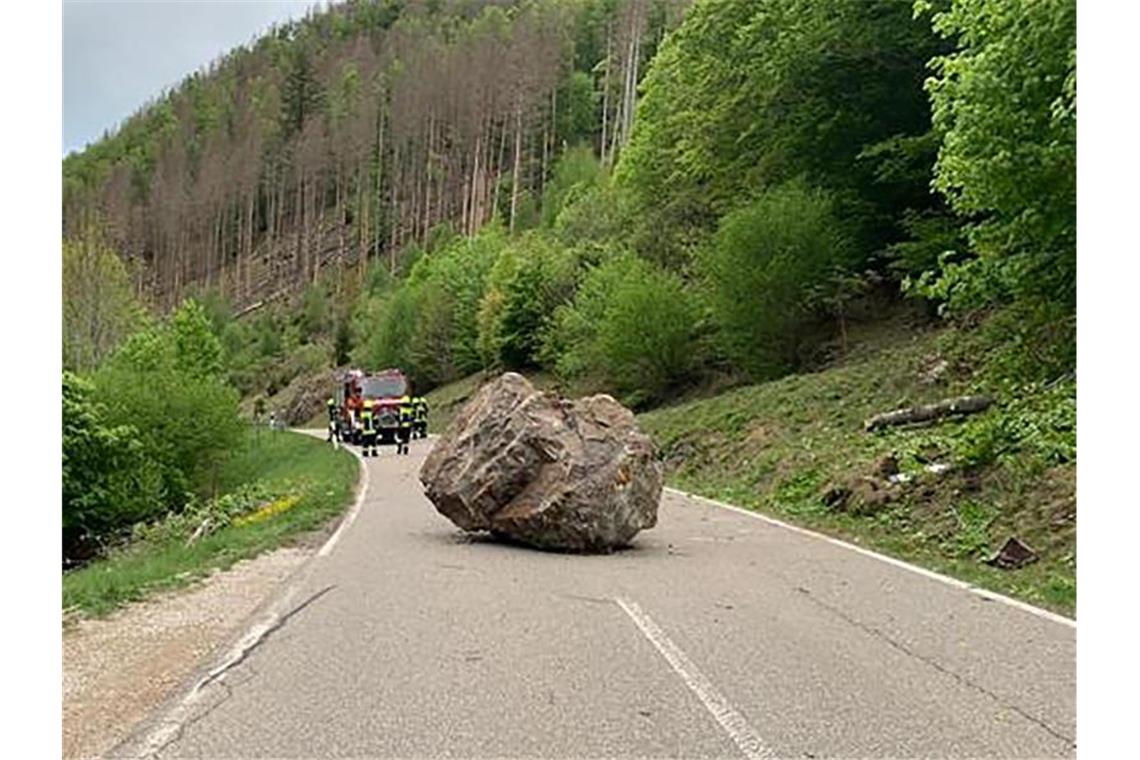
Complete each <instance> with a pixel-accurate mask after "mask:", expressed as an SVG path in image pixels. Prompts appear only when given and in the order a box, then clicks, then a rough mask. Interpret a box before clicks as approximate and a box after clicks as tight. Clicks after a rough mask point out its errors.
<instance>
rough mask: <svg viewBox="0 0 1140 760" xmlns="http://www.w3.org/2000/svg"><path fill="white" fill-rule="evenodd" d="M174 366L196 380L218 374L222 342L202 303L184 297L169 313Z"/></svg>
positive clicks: (219, 373)
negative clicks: (172, 311)
mask: <svg viewBox="0 0 1140 760" xmlns="http://www.w3.org/2000/svg"><path fill="white" fill-rule="evenodd" d="M170 334H171V336H172V337H173V339H174V361H175V368H176V369H177V370H178V371H180V372H183V373H186V374H187V375H189V376H191V377H194V378H196V379H212V378H217V377H220V376H221V374H222V344H221V341H220V340H218V336H217V335H216V334H215V333H214V325H213V323H212V322H211V321H210V318H209V316H208V315H207V314H206V311H205V309H203V308H202V305H201V304H200V303H198V302H197V301H195V300H192V299H190V300H186V301H183V302H182V305H181V306H179V307H178V309H176V310H175V311H174V313H173V314H171V315H170Z"/></svg>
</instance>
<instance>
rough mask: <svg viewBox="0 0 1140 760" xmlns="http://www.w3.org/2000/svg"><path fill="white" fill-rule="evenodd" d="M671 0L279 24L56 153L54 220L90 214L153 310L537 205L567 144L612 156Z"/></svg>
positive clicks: (410, 7)
mask: <svg viewBox="0 0 1140 760" xmlns="http://www.w3.org/2000/svg"><path fill="white" fill-rule="evenodd" d="M684 5H685V2H684V1H683V0H623V1H621V2H618V1H617V0H558V1H557V2H534V1H533V0H531V1H530V2H513V3H512V2H506V3H505V2H488V1H486V0H451V1H450V2H444V1H442V0H435V1H416V0H375V1H368V2H365V1H354V2H347V3H342V4H339V5H335V6H333V7H332V8H331V9H330V10H329V11H328V12H322V13H310V15H309V16H307V17H306V18H305V19H304V20H301V21H297V22H293V23H288V24H283V25H280V26H277V27H275V28H274V29H272V31H270V33H268V34H266V35H265V36H263V37H262V38H261V39H259V40H258V41H257V42H256V43H255V44H253V45H251V46H249V47H243V48H239V49H237V50H234V51H232V52H231V53H229V54H227V55H226V56H225V57H223V58H222V59H220V60H218V61H214V62H212V63H211V64H210V65H209V66H208V67H206V68H204V69H203V70H201V71H199V72H197V73H195V74H193V75H191V76H189V77H188V78H187V79H186V80H185V81H183V82H182V83H181V84H180V85H179V86H177V87H176V88H174V89H172V90H171V91H169V92H166V93H164V94H162V95H161V96H159V97H158V98H156V99H155V100H154V101H153V102H152V103H150V104H149V105H147V106H146V107H145V108H143V109H142V110H140V111H139V112H138V113H136V114H134V115H132V116H130V117H129V118H127V119H126V121H124V122H123V124H122V125H121V126H120V128H119V129H118V130H116V131H115V132H114V133H113V134H110V135H108V136H106V137H104V138H103V139H102V140H100V141H98V142H97V143H96V144H94V145H91V146H89V147H88V148H87V149H86V150H84V151H82V152H80V153H76V154H73V155H71V156H69V157H67V158H66V159H65V161H64V166H63V173H64V228H65V231H66V232H67V234H72V235H74V234H79V233H81V232H82V230H84V229H85V227H87V226H88V225H90V224H93V223H97V224H99V226H100V227H101V228H102V229H103V230H104V232H105V234H106V235H107V236H108V238H109V240H110V242H111V244H112V245H113V246H114V247H115V249H116V250H117V251H118V253H119V254H120V255H121V256H123V257H125V258H126V259H128V260H130V261H131V262H133V263H134V264H135V267H134V275H135V277H136V278H137V280H136V283H135V286H136V289H137V290H138V291H139V292H140V293H143V294H145V295H146V297H147V298H149V299H151V300H153V301H154V302H155V303H156V304H158V305H159V306H160V307H161V308H163V309H167V308H170V307H171V306H172V305H173V304H176V303H177V302H178V300H179V299H180V297H181V296H183V295H185V294H186V293H188V292H191V291H192V290H202V289H216V290H218V291H219V292H221V293H223V294H225V295H226V296H227V297H229V298H232V299H233V300H234V301H235V302H238V303H242V304H248V303H251V302H253V301H254V300H256V299H260V298H265V297H267V296H272V295H275V294H277V293H278V292H279V291H281V290H283V289H288V288H296V287H297V286H298V285H299V284H302V283H304V282H310V281H312V280H313V279H315V278H316V277H317V275H318V273H319V272H320V271H321V269H322V268H324V267H327V266H330V265H334V264H336V265H340V264H344V263H346V262H357V263H359V265H360V266H361V267H362V268H363V267H366V266H367V265H368V263H369V262H370V261H374V260H378V259H385V260H386V261H387V263H388V267H389V269H390V270H392V271H394V270H395V269H396V267H397V266H398V264H399V254H400V251H401V250H402V249H404V248H405V247H406V246H408V245H409V244H411V243H414V242H420V243H423V242H424V241H425V240H426V239H427V237H428V235H429V232H430V230H431V229H432V228H433V227H435V226H436V225H438V224H440V223H448V224H450V225H451V226H452V227H453V228H455V229H457V230H461V231H464V232H467V233H473V232H475V231H476V230H477V229H479V227H481V226H482V225H483V224H484V223H486V222H487V221H488V220H490V219H491V218H492V217H500V218H502V219H503V220H504V222H505V224H506V225H507V226H508V228H510V229H514V228H515V227H516V226H518V225H519V222H520V219H521V218H522V217H526V216H527V215H533V214H534V207H535V201H536V198H537V197H538V196H539V195H540V194H541V193H542V190H543V187H544V185H545V181H546V178H547V176H548V175H549V172H550V170H551V167H552V165H553V162H554V160H555V158H556V156H557V155H558V154H559V153H561V150H562V148H563V146H565V145H568V144H569V145H573V144H576V143H578V142H579V141H586V142H589V143H592V144H593V145H594V146H595V147H596V149H597V151H598V152H599V153H600V155H601V156H602V157H603V161H608V160H609V157H612V156H613V155H614V154H615V153H616V151H617V150H618V149H619V147H620V146H621V145H622V144H624V142H625V141H626V140H627V139H628V137H629V134H630V131H631V127H632V124H633V104H634V90H635V87H636V84H637V82H638V79H639V71H640V70H641V67H642V66H643V65H644V63H645V62H646V61H647V60H648V59H649V58H650V57H651V56H652V54H653V51H654V49H655V47H656V45H657V43H658V42H659V41H660V40H661V38H662V36H663V35H664V33H665V32H666V31H667V30H668V29H669V28H671V27H672V26H673V25H675V24H676V23H677V21H678V20H679V17H680V12H681V10H682V7H683V6H684Z"/></svg>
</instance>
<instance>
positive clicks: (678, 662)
mask: <svg viewBox="0 0 1140 760" xmlns="http://www.w3.org/2000/svg"><path fill="white" fill-rule="evenodd" d="M614 601H616V602H617V603H618V606H620V607H621V608H622V609H623V610H625V614H627V615H629V617H630V619H631V620H633V622H634V624H635V625H636V626H637V627H638V629H640V630H641V632H642V634H644V635H645V638H647V639H649V643H651V644H652V645H653V646H654V647H656V649H657V651H658V652H660V653H661V656H662V657H664V658H665V661H666V662H668V663H669V665H670V667H672V668H673V670H674V671H675V672H676V673H677V675H678V676H680V678H681V680H682V681H683V682H684V683H685V685H686V686H688V687H689V690H690V691H692V692H693V693H694V694H696V695H697V698H698V699H700V700H701V703H702V704H704V706H705V708H707V709H708V711H709V712H710V713H712V716H713V717H714V718H715V719H716V722H717V723H719V724H720V727H721V728H722V729H724V732H725V733H726V734H728V736H729V738H730V739H732V741H733V742H735V743H736V746H737V748H738V749H739V750H740V752H741V754H742V755H744V756H745V757H746V758H748V760H761V758H774V757H775V755H774V754H773V753H772V751H771V750H770V749H769V748H768V747H767V746H766V745H765V744H764V741H763V740H762V739H761V738H760V736H759V734H757V733H756V731H755V730H754V729H753V728H752V726H750V725H749V724H748V721H747V720H746V719H745V717H744V716H743V715H741V714H740V713H739V712H738V711H737V710H736V709H735V708H734V707H733V706H732V705H731V704H730V703H729V701H728V700H727V699H726V698H725V697H724V695H723V694H721V693H720V691H719V690H718V689H717V688H716V687H715V686H714V685H713V683H712V681H710V680H709V679H708V678H707V677H706V676H705V674H704V673H702V672H701V671H700V669H699V668H698V667H697V666H696V665H694V664H693V661H692V660H690V659H689V657H688V655H686V654H685V653H684V651H682V650H681V648H680V647H679V646H677V645H676V644H674V643H673V640H672V639H670V638H669V637H668V635H666V633H665V632H664V631H662V630H661V627H660V626H658V625H657V623H656V622H654V620H653V618H651V617H649V615H648V614H646V613H645V611H644V610H642V609H641V607H640V606H638V604H637V603H636V602H632V601H629V600H628V599H622V598H620V597H619V598H617V599H615V600H614Z"/></svg>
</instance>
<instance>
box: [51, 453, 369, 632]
mask: <svg viewBox="0 0 1140 760" xmlns="http://www.w3.org/2000/svg"><path fill="white" fill-rule="evenodd" d="M357 474H358V466H357V463H356V460H355V459H354V458H353V457H352V456H351V455H350V454H349V453H348V452H347V451H345V450H344V449H341V450H333V449H331V448H330V447H328V446H327V445H325V444H324V443H323V442H322V441H320V440H316V439H313V438H310V437H309V436H306V435H298V434H295V433H288V432H278V433H268V432H267V431H256V430H247V431H246V432H245V435H244V436H243V438H242V440H241V442H240V443H239V445H237V446H235V448H234V450H233V454H232V456H230V457H229V458H227V460H226V461H225V463H224V464H223V465H222V467H221V469H220V471H219V473H218V488H219V493H220V494H221V495H219V496H218V497H217V498H216V499H211V500H209V501H199V500H196V501H194V502H193V503H192V504H190V505H189V507H188V509H187V510H186V511H185V512H183V513H182V514H177V515H171V516H169V517H167V518H166V519H165V520H159V521H153V522H150V523H148V524H147V525H144V526H140V527H139V528H138V529H137V531H134V535H135V538H136V540H134V541H132V542H131V543H130V544H128V545H126V546H124V547H121V548H118V549H115V550H112V551H109V552H107V554H106V555H105V556H103V557H101V558H99V559H97V560H95V561H93V562H91V563H89V564H88V565H86V566H84V567H81V568H79V569H77V570H74V571H71V572H68V573H65V574H64V576H63V605H64V607H65V608H70V607H78V608H79V609H80V610H82V611H83V612H84V613H87V614H92V615H102V614H105V613H107V612H110V611H111V610H113V609H115V608H116V607H118V606H120V605H122V604H124V603H126V602H129V601H134V600H138V599H144V598H146V597H147V596H148V595H149V594H151V593H153V592H155V591H159V590H165V589H171V588H177V587H179V586H184V585H186V584H187V583H190V582H191V581H193V580H194V579H197V578H201V577H205V576H207V575H209V574H210V573H211V572H212V571H213V570H215V569H218V568H222V569H224V568H226V567H229V566H230V565H232V564H233V563H234V562H237V561H239V560H241V559H244V558H247V557H252V556H255V555H257V554H259V553H260V552H263V551H266V550H268V549H273V548H276V547H278V546H280V545H281V544H282V543H284V542H286V541H287V540H288V539H290V538H292V537H294V536H297V535H298V534H301V533H304V532H306V531H311V530H314V529H317V528H320V527H321V526H322V525H325V524H327V522H328V521H329V520H330V519H331V518H333V517H335V516H337V515H338V514H340V513H341V512H342V511H343V510H344V508H345V507H346V506H347V505H348V504H349V503H350V502H351V495H352V488H353V484H354V483H355V482H356V479H357ZM278 494H293V495H298V496H300V501H299V502H298V503H297V504H296V505H295V506H294V507H293V508H291V509H289V510H288V511H286V512H282V513H281V514H278V515H276V516H274V517H273V518H272V519H268V520H263V521H259V522H254V523H249V524H244V525H233V524H227V525H226V526H225V527H216V528H214V529H211V526H210V524H207V525H206V527H205V529H204V530H203V531H202V533H201V534H200V535H199V537H198V538H197V539H196V540H193V541H191V540H190V537H191V536H193V535H194V533H195V532H196V531H197V529H198V528H199V527H201V526H202V523H203V521H204V520H205V519H206V518H210V519H211V520H212V521H213V520H221V521H224V522H227V523H229V522H230V521H231V520H232V518H233V517H234V516H236V515H237V514H240V513H242V512H245V511H248V510H249V509H252V508H254V507H256V506H257V504H258V503H259V502H260V501H262V500H263V499H265V498H268V497H269V496H272V495H278ZM199 518H201V519H199Z"/></svg>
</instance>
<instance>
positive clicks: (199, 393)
mask: <svg viewBox="0 0 1140 760" xmlns="http://www.w3.org/2000/svg"><path fill="white" fill-rule="evenodd" d="M220 355H221V344H220V342H219V341H218V338H217V336H215V335H214V334H213V332H212V331H211V330H210V323H209V320H208V318H207V317H206V315H205V312H204V311H203V310H202V309H201V307H200V306H198V305H197V303H196V302H194V301H188V302H186V303H185V304H183V306H182V307H180V308H179V309H178V310H177V311H176V312H175V313H174V315H172V317H171V320H170V324H169V326H155V327H151V328H149V329H148V330H145V331H143V332H140V333H136V334H135V335H132V336H131V337H130V338H129V339H128V340H127V341H126V342H124V344H123V345H122V347H121V348H120V349H119V350H118V351H117V352H116V353H115V354H114V355H113V356H112V357H111V358H110V359H109V361H108V362H107V363H105V364H104V365H103V366H101V367H100V368H99V369H98V370H97V371H96V372H95V373H94V374H93V376H92V379H93V382H94V386H95V387H94V391H93V398H94V399H95V401H97V402H99V403H100V404H101V405H102V407H103V408H104V409H105V410H106V420H107V422H108V424H110V425H129V426H132V427H133V428H135V429H136V430H137V431H138V436H139V440H140V441H141V442H142V444H143V448H144V450H145V451H146V453H147V455H148V457H150V458H151V459H153V460H154V462H155V463H156V467H155V469H156V471H157V472H158V473H159V475H160V477H161V479H162V482H163V488H164V491H165V493H166V498H167V500H168V504H167V506H175V507H176V506H180V505H181V504H182V503H184V502H185V500H186V498H187V496H188V494H189V492H191V491H205V490H208V489H209V487H210V486H211V477H212V475H213V471H214V468H215V467H216V466H217V465H218V463H219V462H220V461H221V460H222V459H223V458H224V457H225V455H226V453H227V452H228V450H229V449H230V448H231V447H232V445H233V444H234V442H235V441H236V440H237V437H238V436H239V435H240V432H241V422H240V420H239V418H238V413H237V402H238V394H237V392H236V391H235V390H234V389H232V388H230V387H229V386H227V385H226V384H225V382H224V381H223V380H222V376H221V364H220Z"/></svg>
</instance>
